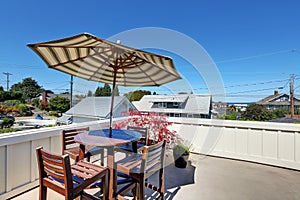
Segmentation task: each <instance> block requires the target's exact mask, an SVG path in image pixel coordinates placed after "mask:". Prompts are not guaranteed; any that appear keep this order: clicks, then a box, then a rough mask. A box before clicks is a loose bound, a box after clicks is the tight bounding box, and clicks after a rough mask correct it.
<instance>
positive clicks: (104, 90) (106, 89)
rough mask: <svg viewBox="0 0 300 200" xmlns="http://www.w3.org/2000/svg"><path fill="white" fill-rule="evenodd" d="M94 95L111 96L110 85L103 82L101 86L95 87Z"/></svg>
mask: <svg viewBox="0 0 300 200" xmlns="http://www.w3.org/2000/svg"><path fill="white" fill-rule="evenodd" d="M95 96H96V97H99V96H111V88H110V86H109V85H108V84H107V83H105V84H104V86H103V87H97V89H96V91H95Z"/></svg>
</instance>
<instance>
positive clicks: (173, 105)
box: [132, 94, 212, 118]
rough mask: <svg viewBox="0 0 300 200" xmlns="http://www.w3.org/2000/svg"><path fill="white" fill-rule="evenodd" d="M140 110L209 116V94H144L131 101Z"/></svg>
mask: <svg viewBox="0 0 300 200" xmlns="http://www.w3.org/2000/svg"><path fill="white" fill-rule="evenodd" d="M132 103H133V104H134V106H135V107H136V108H137V109H138V110H139V111H141V112H145V113H149V112H155V113H163V114H165V115H167V116H170V117H191V118H211V109H212V98H211V95H202V94H201V95H200V94H175V95H145V96H143V98H142V99H141V100H140V101H134V102H132Z"/></svg>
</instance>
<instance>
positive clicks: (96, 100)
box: [66, 96, 129, 118]
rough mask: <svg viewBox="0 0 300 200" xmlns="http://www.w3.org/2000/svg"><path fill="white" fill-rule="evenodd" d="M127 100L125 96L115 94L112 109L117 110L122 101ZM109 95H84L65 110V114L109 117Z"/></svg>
mask: <svg viewBox="0 0 300 200" xmlns="http://www.w3.org/2000/svg"><path fill="white" fill-rule="evenodd" d="M124 101H128V102H129V100H128V98H127V97H125V96H115V99H114V109H113V110H117V109H118V107H119V106H120V105H121V104H122V102H124ZM110 104H111V97H110V96H107V97H86V98H85V99H83V100H82V101H81V102H79V103H78V104H77V105H75V106H74V107H72V108H71V109H70V110H68V111H67V112H66V114H67V115H77V116H78V115H80V116H89V117H100V118H107V117H109V112H110Z"/></svg>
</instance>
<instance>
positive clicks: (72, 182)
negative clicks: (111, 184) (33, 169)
mask: <svg viewBox="0 0 300 200" xmlns="http://www.w3.org/2000/svg"><path fill="white" fill-rule="evenodd" d="M36 154H37V161H38V169H39V182H40V185H39V187H40V188H39V199H40V200H45V199H46V198H47V188H50V189H52V190H54V191H56V192H58V193H59V194H61V195H64V196H65V199H67V200H71V199H74V198H76V197H79V196H82V195H83V196H87V197H89V198H92V199H99V198H98V197H95V196H92V195H90V194H87V193H85V192H84V189H85V188H87V187H89V186H91V185H92V184H93V183H95V182H97V181H99V180H100V179H101V180H102V183H103V187H102V191H103V199H107V197H108V176H109V170H108V169H107V168H106V167H103V166H100V165H96V164H92V163H89V162H86V161H83V160H81V161H78V162H77V163H75V164H73V165H70V158H69V155H67V154H66V155H57V154H53V153H50V152H48V151H45V150H44V149H43V147H38V148H37V149H36Z"/></svg>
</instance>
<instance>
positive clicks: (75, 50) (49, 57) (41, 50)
mask: <svg viewBox="0 0 300 200" xmlns="http://www.w3.org/2000/svg"><path fill="white" fill-rule="evenodd" d="M28 46H29V47H30V48H31V49H32V50H33V51H35V52H36V53H37V54H38V55H39V56H40V57H41V58H42V59H43V60H44V62H45V63H46V64H47V65H48V67H49V68H53V69H56V70H59V71H62V72H65V73H68V74H71V75H74V76H77V77H80V78H83V79H86V80H91V81H97V82H103V83H108V84H113V90H114V88H115V85H122V86H159V85H162V84H164V83H168V82H171V81H175V80H177V79H180V78H181V77H180V75H179V74H178V72H177V71H176V69H175V66H174V64H173V61H172V59H171V58H169V57H165V56H161V55H158V54H153V53H150V52H146V51H142V50H139V49H134V48H131V47H127V46H124V45H121V44H118V43H114V42H110V41H108V40H104V39H101V38H98V37H96V36H93V35H91V34H88V33H83V34H79V35H75V36H72V37H68V38H64V39H59V40H53V41H49V42H42V43H36V44H28ZM113 95H114V92H112V101H111V113H110V127H111V121H112V107H113Z"/></svg>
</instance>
